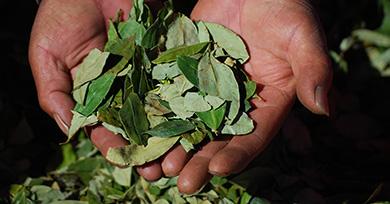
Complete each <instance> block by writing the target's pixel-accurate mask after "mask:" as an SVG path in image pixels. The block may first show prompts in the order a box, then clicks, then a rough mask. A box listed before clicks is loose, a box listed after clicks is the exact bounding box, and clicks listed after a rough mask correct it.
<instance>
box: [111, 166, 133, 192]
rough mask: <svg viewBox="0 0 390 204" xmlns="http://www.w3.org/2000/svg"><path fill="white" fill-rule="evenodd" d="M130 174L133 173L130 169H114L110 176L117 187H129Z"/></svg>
mask: <svg viewBox="0 0 390 204" xmlns="http://www.w3.org/2000/svg"><path fill="white" fill-rule="evenodd" d="M132 173H133V168H132V167H127V168H119V167H115V169H114V171H113V172H112V176H113V177H114V180H115V182H117V183H118V184H119V185H122V186H126V187H130V186H131V185H132V183H131V176H132Z"/></svg>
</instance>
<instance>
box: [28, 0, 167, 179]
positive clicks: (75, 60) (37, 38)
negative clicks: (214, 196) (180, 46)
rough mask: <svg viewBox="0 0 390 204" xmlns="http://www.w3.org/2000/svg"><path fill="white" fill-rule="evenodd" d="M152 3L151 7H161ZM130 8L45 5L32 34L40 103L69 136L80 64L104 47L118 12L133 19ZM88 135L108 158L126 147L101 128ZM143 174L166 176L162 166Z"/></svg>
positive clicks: (71, 1) (95, 1)
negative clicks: (115, 149)
mask: <svg viewBox="0 0 390 204" xmlns="http://www.w3.org/2000/svg"><path fill="white" fill-rule="evenodd" d="M149 2H150V3H152V4H153V5H151V6H152V7H153V6H156V5H157V4H158V2H157V1H156V2H152V1H149ZM130 8H131V1H129V0H111V1H104V0H66V1H57V0H43V1H42V2H41V4H40V6H39V9H38V12H37V15H36V19H35V22H34V25H33V29H32V32H31V38H30V47H29V60H30V64H31V69H32V73H33V76H34V80H35V84H36V88H37V92H38V99H39V103H40V105H41V107H42V109H43V110H44V111H45V112H47V113H48V114H49V115H50V116H51V117H53V118H54V120H55V121H56V122H57V124H58V125H59V127H60V128H61V130H62V131H63V132H64V133H67V132H68V127H69V125H70V121H71V118H72V113H71V112H70V110H72V109H73V106H74V101H73V100H72V97H71V95H70V93H71V91H72V77H73V76H74V73H75V70H76V69H77V65H78V64H79V63H80V62H81V61H82V59H83V58H84V57H85V56H86V55H87V54H88V53H89V51H90V50H91V49H93V48H103V47H104V44H105V43H106V40H107V39H106V26H105V23H106V22H107V20H108V19H110V18H114V17H116V15H117V11H118V10H119V9H122V10H123V11H124V15H123V16H128V12H129V10H130ZM89 131H90V133H89V135H90V137H91V141H92V142H93V143H94V145H95V146H96V147H97V148H98V149H99V150H100V151H101V153H102V154H103V155H106V153H107V151H108V149H109V148H110V147H119V146H124V145H126V141H125V140H124V139H122V137H120V136H117V135H114V134H113V133H111V132H110V131H108V130H106V129H105V128H103V127H101V126H100V127H99V126H98V127H93V128H91V129H90V130H89ZM140 169H142V168H141V167H140ZM140 173H141V174H142V176H144V177H145V178H147V179H149V180H154V179H156V178H158V177H159V176H160V175H161V166H160V165H157V164H155V163H150V164H148V165H147V168H145V170H143V171H140Z"/></svg>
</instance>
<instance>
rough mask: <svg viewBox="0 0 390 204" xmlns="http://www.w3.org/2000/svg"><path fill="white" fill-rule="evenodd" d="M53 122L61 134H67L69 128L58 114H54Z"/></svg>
mask: <svg viewBox="0 0 390 204" xmlns="http://www.w3.org/2000/svg"><path fill="white" fill-rule="evenodd" d="M54 120H55V121H56V123H57V125H58V127H60V129H61V130H62V132H64V133H65V134H68V130H69V127H68V125H67V124H66V123H65V121H64V120H63V119H62V118H61V117H60V116H59V115H58V114H54Z"/></svg>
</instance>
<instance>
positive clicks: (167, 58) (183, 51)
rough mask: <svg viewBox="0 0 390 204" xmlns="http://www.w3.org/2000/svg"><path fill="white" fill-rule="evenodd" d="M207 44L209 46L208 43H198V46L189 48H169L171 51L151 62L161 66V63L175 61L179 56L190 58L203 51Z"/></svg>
mask: <svg viewBox="0 0 390 204" xmlns="http://www.w3.org/2000/svg"><path fill="white" fill-rule="evenodd" d="M208 44H209V42H203V43H198V44H194V45H189V46H180V47H175V48H171V49H169V50H167V51H165V52H163V53H161V54H160V55H159V56H158V58H157V59H155V60H153V61H152V62H153V63H154V64H161V63H167V62H172V61H175V60H176V58H177V57H178V56H179V55H187V56H191V55H194V54H197V53H199V52H201V51H202V50H204V49H205V48H206V47H207V45H208Z"/></svg>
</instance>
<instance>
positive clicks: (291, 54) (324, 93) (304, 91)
mask: <svg viewBox="0 0 390 204" xmlns="http://www.w3.org/2000/svg"><path fill="white" fill-rule="evenodd" d="M288 59H289V62H290V64H291V67H292V70H293V73H294V76H295V78H296V82H297V84H296V86H297V88H296V91H297V95H298V98H299V100H300V101H301V102H302V104H303V105H305V106H306V107H307V108H308V109H309V110H311V111H312V112H314V113H318V114H324V115H329V104H328V91H329V89H330V86H331V83H332V69H331V62H330V59H329V57H328V55H327V48H326V44H325V40H324V37H323V34H322V32H321V29H320V28H319V23H318V22H317V21H316V20H315V19H314V17H307V18H304V19H303V23H301V24H300V26H299V27H298V28H296V31H295V33H294V34H293V36H292V37H291V41H290V45H289V48H288Z"/></svg>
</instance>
